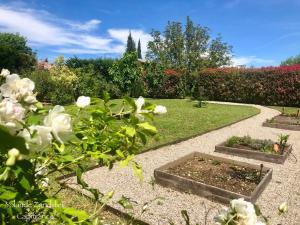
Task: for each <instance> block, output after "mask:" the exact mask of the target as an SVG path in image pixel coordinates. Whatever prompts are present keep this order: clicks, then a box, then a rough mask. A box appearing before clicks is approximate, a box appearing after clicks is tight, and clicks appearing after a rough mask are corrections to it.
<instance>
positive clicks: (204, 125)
mask: <svg viewBox="0 0 300 225" xmlns="http://www.w3.org/2000/svg"><path fill="white" fill-rule="evenodd" d="M149 101H150V102H152V103H155V104H160V105H164V106H166V107H167V109H168V112H167V114H164V115H160V116H157V117H155V119H154V122H153V123H154V125H155V126H156V127H157V129H158V132H159V139H158V140H152V141H150V142H149V143H148V144H147V146H146V148H147V149H149V148H153V147H157V146H160V145H165V144H168V143H173V142H177V141H180V140H185V139H187V138H189V137H193V136H195V135H201V134H203V133H205V132H208V131H211V130H214V129H217V128H220V127H223V126H226V125H228V124H231V123H234V122H237V121H239V120H242V119H245V118H247V117H250V116H253V115H256V114H258V113H259V112H260V111H259V109H257V108H254V107H252V106H239V105H225V104H223V105H222V104H207V105H206V106H205V107H202V108H199V107H196V106H195V105H196V102H195V101H191V100H188V99H181V100H178V99H159V100H149Z"/></svg>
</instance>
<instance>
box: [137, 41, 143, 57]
mask: <svg viewBox="0 0 300 225" xmlns="http://www.w3.org/2000/svg"><path fill="white" fill-rule="evenodd" d="M137 55H138V59H142V48H141V40H140V39H139V42H138V48H137Z"/></svg>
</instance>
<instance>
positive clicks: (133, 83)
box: [109, 52, 144, 97]
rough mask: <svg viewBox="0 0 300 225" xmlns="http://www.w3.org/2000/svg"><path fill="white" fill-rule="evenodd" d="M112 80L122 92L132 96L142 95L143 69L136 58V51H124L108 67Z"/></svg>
mask: <svg viewBox="0 0 300 225" xmlns="http://www.w3.org/2000/svg"><path fill="white" fill-rule="evenodd" d="M109 74H110V75H111V77H112V79H113V82H114V83H115V84H116V85H118V87H119V88H120V90H121V91H122V93H125V94H128V95H130V96H132V97H138V96H140V95H143V94H144V93H143V92H144V90H143V88H144V86H143V83H142V80H141V78H142V74H143V69H142V66H141V64H140V63H139V62H138V60H137V53H136V52H131V53H126V52H125V54H124V55H123V57H122V58H121V59H120V60H118V61H116V62H115V63H114V64H113V65H112V67H111V68H110V69H109Z"/></svg>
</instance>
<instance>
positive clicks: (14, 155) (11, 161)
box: [6, 148, 22, 166]
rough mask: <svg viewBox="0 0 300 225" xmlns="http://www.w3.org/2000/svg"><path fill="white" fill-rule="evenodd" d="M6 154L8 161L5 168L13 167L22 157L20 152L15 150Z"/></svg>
mask: <svg viewBox="0 0 300 225" xmlns="http://www.w3.org/2000/svg"><path fill="white" fill-rule="evenodd" d="M7 154H8V159H7V161H6V165H7V166H13V165H15V163H16V161H17V160H21V159H22V155H21V153H20V151H19V150H18V149H16V148H12V149H10V150H9V151H8V153H7Z"/></svg>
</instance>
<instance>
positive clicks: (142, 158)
mask: <svg viewBox="0 0 300 225" xmlns="http://www.w3.org/2000/svg"><path fill="white" fill-rule="evenodd" d="M214 103H219V104H238V103H224V102H214ZM238 105H247V104H238ZM250 106H254V107H256V108H258V109H260V110H261V112H260V114H258V115H256V116H254V117H251V118H249V119H246V120H243V121H241V122H238V123H235V124H233V125H230V126H227V127H224V128H221V129H218V130H215V131H211V132H209V133H206V134H203V135H200V136H197V137H195V138H192V139H189V140H186V141H183V142H180V143H177V144H174V145H169V146H164V147H161V148H159V149H157V150H155V151H148V152H145V153H142V154H139V155H137V156H136V160H137V161H138V162H139V163H140V164H141V165H142V167H143V171H144V182H142V183H141V182H139V180H138V179H137V177H135V176H134V175H133V172H132V170H131V169H130V168H122V169H121V168H119V167H118V166H115V167H114V168H113V169H112V170H111V171H108V169H107V168H97V169H94V170H91V171H88V172H86V173H85V175H84V179H85V181H86V182H87V183H88V184H89V185H90V186H91V187H93V188H98V189H99V190H100V191H101V192H108V191H111V190H114V191H115V196H114V198H113V202H112V203H111V204H109V205H110V206H112V207H114V208H116V209H118V210H120V211H123V208H122V207H120V206H119V205H118V204H117V203H116V202H115V201H117V200H118V199H120V197H121V196H122V195H124V196H126V197H130V198H131V199H132V200H134V201H136V202H138V204H139V205H138V206H137V207H135V208H134V210H135V215H139V212H140V210H141V209H142V205H143V204H144V203H145V202H149V201H151V200H153V199H155V198H158V197H160V198H163V199H164V200H162V201H159V202H154V203H152V204H150V206H149V207H148V209H147V212H146V213H145V214H143V215H142V216H141V217H139V218H138V219H141V220H143V221H145V222H147V223H149V224H153V225H167V224H169V221H170V219H171V221H173V222H175V224H184V223H183V220H182V217H181V213H180V212H181V210H183V209H185V210H187V211H188V213H189V215H190V219H191V221H192V224H195V223H196V222H200V224H204V223H203V221H204V217H205V209H206V210H208V209H212V210H211V211H210V213H209V214H208V223H207V224H214V223H213V217H214V216H215V214H216V212H217V209H219V208H221V207H222V205H221V204H219V203H215V202H211V201H209V200H207V199H205V198H202V197H199V196H196V195H191V194H186V193H181V192H178V191H175V190H172V189H169V188H164V187H161V186H159V185H154V186H153V185H152V184H151V179H153V171H154V169H155V168H158V167H160V166H162V165H164V164H166V163H168V162H170V161H173V160H176V159H178V158H180V157H182V156H184V155H186V154H189V153H191V152H194V151H198V152H203V153H208V154H212V155H217V156H222V157H226V158H231V159H235V160H239V161H244V162H249V163H253V164H260V163H261V161H259V160H253V159H245V158H241V157H236V156H228V155H224V154H221V153H215V152H214V146H215V145H217V144H219V143H221V142H223V141H225V140H226V139H227V138H229V137H230V136H232V135H237V136H244V135H250V136H251V137H253V138H259V139H273V140H276V139H277V136H278V135H279V134H282V133H283V134H289V135H290V139H289V142H290V143H291V144H292V145H293V146H294V150H293V155H291V156H290V157H289V158H288V159H287V160H286V162H285V163H284V164H283V165H278V164H273V163H266V162H264V165H266V166H267V167H271V168H273V178H272V181H271V182H270V184H269V185H268V186H267V188H266V189H265V191H264V192H263V193H262V195H261V196H260V198H259V199H258V201H257V204H258V205H259V206H260V207H261V210H262V212H264V213H265V214H266V215H267V216H271V217H272V219H271V220H270V224H271V225H273V224H274V225H276V224H282V225H299V224H300V160H299V161H297V160H296V158H298V159H299V158H300V150H299V149H300V132H299V131H288V130H280V129H275V128H268V127H262V123H263V122H264V121H265V120H266V119H270V118H272V117H274V116H276V115H278V114H279V112H278V111H276V110H274V109H271V108H267V107H263V106H259V105H250ZM191 119H192V118H191ZM73 188H76V187H73ZM284 201H287V202H288V206H289V211H288V213H287V214H286V215H285V216H283V217H280V218H279V217H278V215H277V207H278V206H279V204H280V203H282V202H284Z"/></svg>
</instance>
